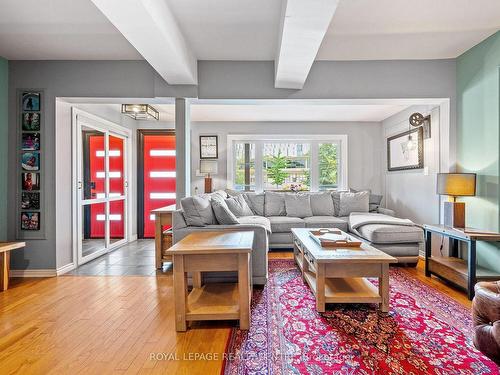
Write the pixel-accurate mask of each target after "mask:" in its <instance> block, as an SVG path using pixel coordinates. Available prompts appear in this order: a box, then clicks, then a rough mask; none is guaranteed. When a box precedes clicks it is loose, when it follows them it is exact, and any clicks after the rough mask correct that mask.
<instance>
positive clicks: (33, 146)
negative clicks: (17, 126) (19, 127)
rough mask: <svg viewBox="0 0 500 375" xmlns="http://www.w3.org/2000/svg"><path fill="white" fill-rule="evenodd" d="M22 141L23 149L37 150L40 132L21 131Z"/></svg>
mask: <svg viewBox="0 0 500 375" xmlns="http://www.w3.org/2000/svg"><path fill="white" fill-rule="evenodd" d="M22 142H23V146H22V148H23V151H38V150H40V133H23V134H22Z"/></svg>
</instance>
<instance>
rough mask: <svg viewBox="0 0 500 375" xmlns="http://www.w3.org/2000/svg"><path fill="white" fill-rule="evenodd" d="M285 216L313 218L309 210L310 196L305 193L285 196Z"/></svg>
mask: <svg viewBox="0 0 500 375" xmlns="http://www.w3.org/2000/svg"><path fill="white" fill-rule="evenodd" d="M285 207H286V216H290V217H300V218H304V217H310V216H313V213H312V210H311V196H310V194H308V193H306V194H303V193H289V194H285Z"/></svg>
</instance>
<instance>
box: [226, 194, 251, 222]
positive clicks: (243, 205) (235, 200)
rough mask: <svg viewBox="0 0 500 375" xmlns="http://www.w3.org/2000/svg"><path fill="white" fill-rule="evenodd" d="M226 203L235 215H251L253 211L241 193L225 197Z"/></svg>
mask: <svg viewBox="0 0 500 375" xmlns="http://www.w3.org/2000/svg"><path fill="white" fill-rule="evenodd" d="M226 204H227V206H228V207H229V209H230V210H231V212H232V213H233V214H234V215H235V216H236V217H242V216H253V212H252V210H251V209H250V207H248V204H247V201H246V200H245V198H244V197H243V195H242V194H238V195H235V196H233V197H231V198H229V199H226Z"/></svg>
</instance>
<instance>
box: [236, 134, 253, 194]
mask: <svg viewBox="0 0 500 375" xmlns="http://www.w3.org/2000/svg"><path fill="white" fill-rule="evenodd" d="M234 156H235V160H234V166H235V170H234V181H233V187H234V189H235V190H245V191H250V190H255V144H253V143H244V142H243V143H235V144H234Z"/></svg>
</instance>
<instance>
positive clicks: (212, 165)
mask: <svg viewBox="0 0 500 375" xmlns="http://www.w3.org/2000/svg"><path fill="white" fill-rule="evenodd" d="M200 173H205V193H211V192H212V177H211V175H212V174H217V160H200Z"/></svg>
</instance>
